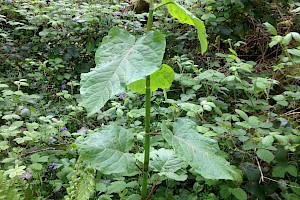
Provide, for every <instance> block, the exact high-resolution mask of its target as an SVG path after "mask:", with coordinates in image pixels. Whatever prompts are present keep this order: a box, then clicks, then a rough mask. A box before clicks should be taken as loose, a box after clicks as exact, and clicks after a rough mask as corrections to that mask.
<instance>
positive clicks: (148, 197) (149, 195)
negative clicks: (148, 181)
mask: <svg viewBox="0 0 300 200" xmlns="http://www.w3.org/2000/svg"><path fill="white" fill-rule="evenodd" d="M157 182H158V177H157V178H156V181H155V182H154V183H153V186H152V188H151V190H150V193H149V194H148V196H147V198H146V200H149V199H150V197H151V195H152V194H153V192H154V189H155V186H156V184H157Z"/></svg>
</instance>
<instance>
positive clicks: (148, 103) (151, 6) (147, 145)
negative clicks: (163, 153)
mask: <svg viewBox="0 0 300 200" xmlns="http://www.w3.org/2000/svg"><path fill="white" fill-rule="evenodd" d="M153 11H154V1H153V0H150V2H149V15H148V21H147V31H150V30H151V28H152V26H153ZM150 108H151V91H150V75H149V76H147V77H146V114H145V144H144V169H143V184H142V194H141V200H145V199H146V198H147V183H148V170H149V159H150Z"/></svg>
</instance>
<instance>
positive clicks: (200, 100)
mask: <svg viewBox="0 0 300 200" xmlns="http://www.w3.org/2000/svg"><path fill="white" fill-rule="evenodd" d="M157 2H158V1H157ZM177 3H179V4H180V5H183V7H184V8H186V9H188V10H189V11H191V13H193V14H194V15H195V16H196V17H199V18H200V19H202V20H203V21H204V24H205V27H206V30H207V34H208V41H209V44H208V52H207V53H206V54H204V55H202V54H201V46H200V44H199V41H198V35H197V31H196V30H195V29H194V28H191V27H189V26H187V25H182V24H180V23H178V21H177V20H174V19H173V18H171V17H170V15H169V14H168V12H167V11H166V9H160V10H157V11H155V15H154V19H155V20H154V29H156V30H160V31H161V32H162V33H163V34H164V35H165V37H166V40H167V44H166V45H167V46H166V53H165V55H164V59H163V63H165V64H168V65H169V66H171V67H172V68H173V70H174V71H175V77H174V82H173V84H172V86H171V88H169V89H168V87H166V88H165V90H158V91H156V92H153V94H152V102H153V106H152V109H151V116H152V120H151V123H152V127H153V130H152V138H151V146H152V151H153V154H152V155H151V159H152V161H151V163H150V167H151V170H152V171H151V173H150V177H149V190H150V189H151V187H153V188H154V190H153V194H152V196H151V199H171V200H173V199H239V200H243V199H287V200H290V199H292V200H297V199H299V198H300V186H299V172H298V169H299V152H300V151H299V143H300V139H299V138H300V131H299V107H300V103H299V101H300V86H299V77H300V70H299V69H300V67H299V66H300V65H299V63H300V53H299V52H300V45H299V43H300V39H299V36H298V35H299V34H298V33H299V32H300V27H299V14H300V9H299V7H300V4H299V3H298V2H296V1H292V0H290V1H278V0H276V1H275V0H274V1H268V2H266V1H262V0H250V1H244V0H231V1H229V0H228V1H227V0H225V1H217V0H205V1H203V0H202V1H197V0H188V1H177ZM133 8H134V5H132V4H131V2H130V1H125V0H124V1H117V0H109V1H108V0H107V1H96V0H94V1H79V0H77V1H75V0H59V1H54V0H50V1H39V0H36V1H26V0H20V1H4V0H3V1H2V2H1V7H0V52H1V53H0V60H1V64H0V92H1V93H0V117H1V119H0V123H1V124H0V125H1V127H0V162H1V163H0V199H1V198H3V199H4V198H6V199H139V198H140V197H139V193H140V185H141V176H140V174H141V173H140V171H139V166H141V164H142V160H143V159H142V153H143V149H141V147H140V146H141V144H142V143H143V137H144V133H143V128H144V127H143V120H144V108H143V107H144V100H143V98H144V96H143V95H142V94H136V93H134V92H133V91H131V90H130V89H127V90H126V91H124V93H122V94H121V95H120V96H114V95H113V97H112V99H111V100H110V101H108V103H107V104H105V106H104V108H102V109H101V110H100V111H99V112H97V113H95V114H94V115H92V116H91V117H90V118H87V112H86V111H85V109H84V108H83V107H82V106H81V105H82V104H80V102H82V99H80V95H79V88H80V87H79V84H80V75H81V73H86V72H89V71H90V69H91V68H94V67H95V52H96V50H97V48H98V47H99V46H100V44H101V42H102V39H103V37H105V36H106V35H107V34H108V32H109V30H110V29H111V28H112V27H119V28H121V29H124V30H126V31H128V32H130V34H132V35H135V36H137V37H140V36H141V35H142V34H143V33H144V25H145V21H146V19H147V15H146V13H144V14H136V13H134V12H133ZM265 22H268V23H267V24H266V23H265ZM264 23H265V24H264ZM297 34H298V35H297ZM172 78H173V77H172ZM172 80H173V79H172ZM182 121H184V122H185V123H184V124H188V123H192V124H195V126H194V128H193V129H191V130H190V129H188V130H186V132H189V131H191V132H193V134H196V135H197V134H198V135H197V136H195V138H199V137H201V138H202V137H205V138H207V140H208V141H214V142H213V143H214V144H215V145H216V144H217V145H216V146H215V147H216V149H219V150H220V151H219V150H218V151H216V154H217V155H218V156H221V157H222V159H224V160H225V159H226V160H227V161H229V162H230V165H232V166H234V167H235V169H236V171H237V173H239V174H241V175H242V177H240V178H239V179H236V180H235V181H231V180H211V179H208V178H209V176H208V175H207V174H203V175H202V176H201V175H199V173H197V172H196V171H195V170H194V168H193V166H194V164H195V163H193V162H192V161H191V160H193V159H192V158H191V159H189V157H188V156H186V157H185V155H184V154H185V153H186V151H184V150H183V151H182V152H176V153H177V154H178V155H180V156H177V154H176V155H175V154H174V151H172V150H171V149H172V145H174V144H173V143H172V142H170V138H172V137H173V134H174V135H176V134H177V133H176V134H175V132H176V129H175V128H174V126H175V125H176V126H179V125H178V124H179V123H181V122H182ZM162 124H163V125H162ZM174 124H175V125H174ZM106 125H108V126H110V127H113V126H116V127H121V128H122V129H126V130H127V131H128V130H130V131H128V134H130V133H131V134H132V135H131V137H130V148H128V153H130V155H131V156H132V158H135V161H134V162H132V163H131V164H132V165H131V166H135V169H131V170H133V171H134V172H135V175H134V176H122V175H121V176H120V174H119V175H116V174H112V175H111V174H107V173H100V172H99V169H98V171H97V170H94V168H92V167H93V163H88V164H87V163H86V162H84V161H83V160H84V159H83V158H84V156H86V155H87V154H84V153H83V154H82V156H83V158H81V157H80V156H79V155H80V154H79V151H78V147H80V144H81V143H80V141H84V138H86V137H87V136H88V135H93V134H95V133H98V132H103V127H105V126H106ZM161 126H163V127H165V128H163V130H161ZM179 127H181V126H179ZM173 128H174V130H173ZM183 132H184V131H183ZM125 133H127V132H123V135H124V134H125ZM120 135H122V134H120ZM125 135H126V134H125ZM198 136H199V137H198ZM122 137H123V136H122ZM185 139H186V140H183V141H189V140H190V139H191V138H185ZM94 141H97V140H94ZM112 141H114V140H112ZM116 141H117V140H116ZM199 141H200V140H199ZM195 142H197V141H195ZM91 144H93V143H92V142H91ZM190 144H192V143H190ZM178 145H180V143H179V144H178ZM88 150H90V149H88ZM87 152H88V151H87ZM159 155H163V157H160V156H159ZM184 158H185V159H184ZM165 159H169V162H167V163H164V160H165ZM133 160H134V159H133ZM171 161H172V162H171ZM224 162H225V161H224ZM191 163H193V164H191ZM89 164H91V166H92V167H91V166H89ZM196 164H197V163H196ZM198 164H199V163H198ZM114 167H115V166H114ZM96 169H97V168H96ZM123 175H125V174H123ZM79 185H80V186H82V187H78V186H79ZM154 186H155V187H154Z"/></svg>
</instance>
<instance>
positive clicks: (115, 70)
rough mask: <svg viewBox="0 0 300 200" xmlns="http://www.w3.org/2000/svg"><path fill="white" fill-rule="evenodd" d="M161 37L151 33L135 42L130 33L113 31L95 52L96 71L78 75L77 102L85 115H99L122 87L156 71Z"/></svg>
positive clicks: (115, 29)
mask: <svg viewBox="0 0 300 200" xmlns="http://www.w3.org/2000/svg"><path fill="white" fill-rule="evenodd" d="M165 46H166V41H165V37H164V36H163V35H162V34H161V33H159V32H157V31H151V32H148V33H147V34H145V35H144V36H142V37H140V38H138V39H137V40H136V38H135V36H133V35H131V34H130V33H128V32H126V31H124V30H121V29H119V28H116V27H113V28H112V29H111V30H110V31H109V33H108V35H107V36H106V37H104V39H103V41H102V44H101V46H100V47H99V48H98V50H97V51H96V56H95V61H96V68H94V69H92V70H91V71H90V72H88V73H85V74H82V75H81V82H80V85H81V88H80V93H81V102H80V105H81V106H83V107H85V108H86V110H87V111H88V115H89V116H91V115H92V114H94V113H96V112H97V111H99V110H100V109H101V108H102V107H103V106H104V104H105V103H106V102H107V101H108V100H109V99H110V98H111V97H112V96H114V95H117V94H120V93H121V92H124V91H125V87H126V85H128V84H130V83H132V82H134V81H137V80H140V79H142V78H144V77H145V76H148V75H150V74H152V73H153V72H155V71H157V70H158V69H159V67H160V66H161V62H162V59H163V55H164V52H165Z"/></svg>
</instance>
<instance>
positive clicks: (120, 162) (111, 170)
mask: <svg viewBox="0 0 300 200" xmlns="http://www.w3.org/2000/svg"><path fill="white" fill-rule="evenodd" d="M133 138H134V134H132V129H125V128H123V127H121V126H118V125H116V124H111V125H108V126H105V127H104V128H103V129H101V130H100V131H98V132H95V133H93V134H89V135H88V136H87V137H86V138H84V139H82V140H79V141H78V142H77V146H78V148H79V150H80V155H81V157H82V159H83V160H84V162H86V163H87V164H90V165H91V166H92V167H94V168H95V169H97V170H99V171H100V172H101V173H103V174H122V175H125V176H129V175H134V174H135V173H136V172H137V168H136V165H135V156H134V154H131V153H128V152H129V151H130V150H131V148H132V147H133V145H134V141H133Z"/></svg>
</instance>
